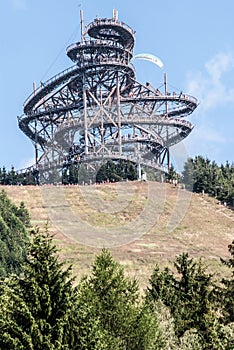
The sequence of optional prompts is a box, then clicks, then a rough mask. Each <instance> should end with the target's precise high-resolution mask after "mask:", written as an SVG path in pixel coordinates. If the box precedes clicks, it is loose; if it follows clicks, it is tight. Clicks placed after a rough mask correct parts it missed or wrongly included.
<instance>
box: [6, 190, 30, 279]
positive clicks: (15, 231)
mask: <svg viewBox="0 0 234 350" xmlns="http://www.w3.org/2000/svg"><path fill="white" fill-rule="evenodd" d="M29 226H30V218H29V213H28V211H27V210H26V208H25V206H24V203H21V204H20V207H17V206H15V205H14V204H12V203H11V201H10V200H9V198H8V197H7V195H6V193H5V192H4V191H1V192H0V276H7V275H9V274H10V273H20V271H21V264H22V263H23V261H24V260H25V258H26V250H27V242H28V231H27V227H29Z"/></svg>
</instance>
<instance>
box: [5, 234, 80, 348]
mask: <svg viewBox="0 0 234 350" xmlns="http://www.w3.org/2000/svg"><path fill="white" fill-rule="evenodd" d="M70 273H71V272H70V268H69V269H65V270H64V269H63V264H62V263H60V262H59V261H58V258H57V256H56V248H55V246H54V245H53V244H52V238H51V237H50V236H49V234H48V232H46V233H44V234H41V233H40V232H39V231H38V230H36V231H35V232H34V233H33V241H32V244H30V247H29V255H28V258H27V261H26V263H25V264H24V266H23V273H22V274H21V275H20V276H15V277H14V278H12V279H11V280H10V282H9V283H8V286H6V287H5V289H4V291H3V292H2V294H3V298H2V299H1V301H2V302H1V308H0V310H1V311H0V312H1V317H0V328H1V337H0V348H1V349H5V350H7V349H9V350H14V349H15V350H19V349H24V350H25V349H33V350H37V349H44V350H47V349H48V350H51V349H52V350H53V349H54V350H60V349H73V338H74V337H73V327H72V325H71V322H72V319H73V318H72V316H71V315H72V311H73V305H74V301H75V289H73V287H72V279H71V278H70Z"/></svg>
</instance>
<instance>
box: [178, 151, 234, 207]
mask: <svg viewBox="0 0 234 350" xmlns="http://www.w3.org/2000/svg"><path fill="white" fill-rule="evenodd" d="M183 182H184V183H185V185H186V188H187V189H188V190H191V191H194V192H197V193H202V192H205V193H208V194H209V195H211V196H215V197H216V198H217V199H218V200H219V201H221V202H223V203H226V204H228V205H230V206H234V164H232V165H230V164H229V162H226V164H225V165H223V164H221V166H218V165H217V164H216V163H215V162H214V161H213V162H211V161H210V160H209V159H207V158H203V157H202V156H196V157H195V158H194V159H193V158H189V159H188V160H187V162H186V163H185V165H184V170H183Z"/></svg>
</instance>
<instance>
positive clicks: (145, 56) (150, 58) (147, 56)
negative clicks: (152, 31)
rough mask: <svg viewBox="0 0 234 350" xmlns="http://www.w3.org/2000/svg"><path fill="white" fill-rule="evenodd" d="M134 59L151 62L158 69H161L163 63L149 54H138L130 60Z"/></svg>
mask: <svg viewBox="0 0 234 350" xmlns="http://www.w3.org/2000/svg"><path fill="white" fill-rule="evenodd" d="M134 59H140V60H146V61H150V62H153V63H154V64H156V65H157V66H158V67H159V68H163V66H164V65H163V62H162V61H161V60H160V58H158V57H157V56H155V55H152V54H150V53H139V54H137V55H135V56H133V58H132V60H134Z"/></svg>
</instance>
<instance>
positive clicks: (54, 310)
mask: <svg viewBox="0 0 234 350" xmlns="http://www.w3.org/2000/svg"><path fill="white" fill-rule="evenodd" d="M0 199H1V201H0V203H1V206H0V208H1V211H0V218H1V223H2V224H1V227H0V234H1V241H0V243H1V246H4V245H5V247H7V248H9V249H8V253H7V248H4V249H1V250H0V261H1V270H0V271H1V284H0V349H4V350H29V349H30V350H37V349H38V350H39V349H40V350H41V349H44V350H47V349H48V350H53V349H54V350H68V349H69V350H73V349H74V350H76V349H77V350H78V349H79V350H110V349H111V350H157V349H160V350H163V349H165V350H167V349H168V350H169V349H170V350H173V349H174V350H179V349H180V350H185V349H190V350H199V349H202V350H203V349H204V350H208V349H209V350H210V349H213V350H216V349H217V350H218V349H224V350H231V349H233V344H234V298H233V295H234V241H233V242H232V243H231V244H230V245H229V247H228V250H229V253H230V254H229V258H228V259H221V263H222V264H224V265H225V266H227V267H228V270H229V274H228V276H227V277H223V278H220V279H219V280H217V278H216V279H215V276H212V275H211V274H210V273H208V271H207V268H206V265H205V262H204V261H202V260H195V259H194V258H191V257H190V256H189V255H188V253H182V254H180V255H179V256H177V257H176V258H175V261H174V264H173V267H171V268H169V267H165V268H160V267H159V266H158V264H155V267H154V269H153V271H152V274H151V276H149V282H148V286H147V288H146V289H145V290H144V292H143V293H141V292H140V287H139V284H138V281H137V279H136V278H130V277H128V276H127V275H126V273H125V271H124V268H123V266H121V265H120V264H119V263H118V262H116V261H115V260H114V258H113V257H112V255H111V253H110V251H108V250H106V249H103V250H101V251H100V253H99V254H97V255H96V257H95V258H94V261H93V264H92V266H91V270H90V272H89V273H88V274H87V275H85V276H83V278H82V279H81V280H80V281H78V282H77V281H75V279H74V278H72V266H70V267H68V268H67V267H65V264H64V262H61V261H60V260H59V258H58V251H57V248H56V246H55V245H54V243H53V237H52V236H50V234H49V233H48V231H47V230H46V229H45V230H44V231H43V232H40V231H39V230H38V229H35V228H34V229H33V228H31V227H30V220H29V215H28V212H27V210H26V209H25V207H24V205H23V204H21V205H20V206H19V207H16V206H15V205H13V204H12V203H11V202H10V200H9V199H8V198H7V196H6V194H5V192H2V193H1V196H0ZM3 228H4V230H3ZM16 240H17V244H16V243H15V241H16ZM12 247H14V249H13V251H14V252H15V254H13V255H12V256H11V257H10V260H9V259H7V258H4V254H5V256H6V257H8V256H9V254H10V253H11V248H12ZM17 248H18V251H17ZM9 261H10V264H9ZM9 266H10V268H9Z"/></svg>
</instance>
